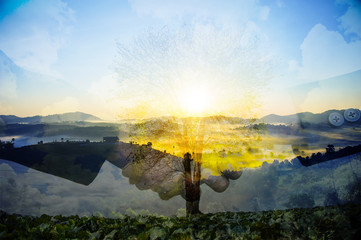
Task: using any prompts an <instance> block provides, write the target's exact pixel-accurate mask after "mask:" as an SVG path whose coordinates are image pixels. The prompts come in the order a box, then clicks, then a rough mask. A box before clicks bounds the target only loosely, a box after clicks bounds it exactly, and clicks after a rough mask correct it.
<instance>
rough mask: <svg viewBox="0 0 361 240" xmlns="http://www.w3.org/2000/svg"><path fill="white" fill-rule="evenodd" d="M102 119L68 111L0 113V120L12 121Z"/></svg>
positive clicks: (53, 121)
mask: <svg viewBox="0 0 361 240" xmlns="http://www.w3.org/2000/svg"><path fill="white" fill-rule="evenodd" d="M101 120H102V119H100V118H98V117H96V116H94V115H91V114H88V113H83V112H79V111H78V112H68V113H62V114H51V115H46V116H41V115H35V116H29V117H18V116H16V115H0V122H4V123H5V124H12V123H27V124H33V123H58V122H79V121H101Z"/></svg>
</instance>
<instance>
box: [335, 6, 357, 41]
mask: <svg viewBox="0 0 361 240" xmlns="http://www.w3.org/2000/svg"><path fill="white" fill-rule="evenodd" d="M342 2H344V3H346V4H347V5H348V8H347V11H346V13H345V14H344V15H342V16H341V17H339V18H338V21H339V22H340V27H341V28H342V29H343V30H344V31H345V33H346V34H352V33H354V34H356V35H357V36H358V37H359V38H361V24H360V23H361V2H360V1H357V0H349V1H342Z"/></svg>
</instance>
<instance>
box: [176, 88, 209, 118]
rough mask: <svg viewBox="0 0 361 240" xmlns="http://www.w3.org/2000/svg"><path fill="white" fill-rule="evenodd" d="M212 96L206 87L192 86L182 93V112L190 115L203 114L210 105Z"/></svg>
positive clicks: (180, 99) (180, 101)
mask: <svg viewBox="0 0 361 240" xmlns="http://www.w3.org/2000/svg"><path fill="white" fill-rule="evenodd" d="M210 101H211V97H210V94H209V92H208V91H207V89H206V88H204V87H190V88H188V89H185V90H184V91H183V93H182V94H181V95H180V98H179V103H180V107H181V109H182V112H183V113H184V114H185V115H188V116H202V115H204V114H205V113H206V110H208V108H209V105H210Z"/></svg>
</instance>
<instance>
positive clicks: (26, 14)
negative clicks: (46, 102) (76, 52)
mask: <svg viewBox="0 0 361 240" xmlns="http://www.w3.org/2000/svg"><path fill="white" fill-rule="evenodd" d="M72 22H73V11H72V10H71V9H70V8H69V7H68V6H67V5H66V3H64V2H62V1H61V0H56V1H41V0H31V1H29V2H27V3H26V4H24V5H22V6H21V7H19V8H18V9H17V10H16V11H15V12H14V13H13V14H12V15H9V16H6V17H5V18H4V19H3V21H2V22H0V31H1V32H2V36H0V49H2V50H4V51H5V52H6V53H7V54H8V55H9V56H10V57H11V58H12V59H13V60H14V62H15V63H16V64H17V65H19V66H21V67H23V68H25V69H28V70H31V71H34V72H39V73H43V74H49V75H55V76H57V75H58V73H56V72H55V71H54V70H53V69H52V64H54V63H55V62H56V61H57V59H58V50H59V49H60V48H61V47H62V46H63V45H64V43H65V41H66V38H67V35H68V34H69V32H70V30H71V28H70V24H72Z"/></svg>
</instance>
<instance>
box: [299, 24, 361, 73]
mask: <svg viewBox="0 0 361 240" xmlns="http://www.w3.org/2000/svg"><path fill="white" fill-rule="evenodd" d="M301 50H302V64H301V67H300V78H302V79H308V80H310V79H313V80H320V79H325V78H329V77H333V76H337V75H342V74H345V73H349V72H353V71H356V70H359V69H361V41H353V42H350V43H347V42H346V41H345V39H344V38H343V37H342V35H341V34H340V33H339V32H336V31H328V30H327V29H326V27H325V26H323V25H322V24H317V25H315V26H314V27H313V28H312V29H311V31H310V32H309V33H308V35H307V36H306V38H305V39H304V41H303V43H302V44H301Z"/></svg>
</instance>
